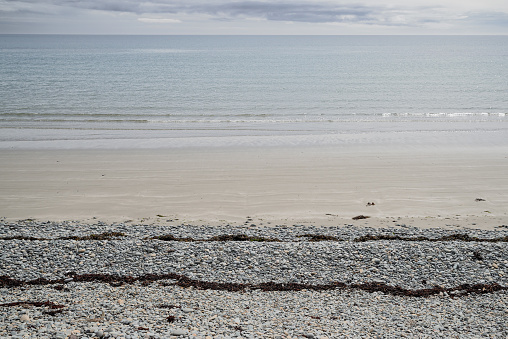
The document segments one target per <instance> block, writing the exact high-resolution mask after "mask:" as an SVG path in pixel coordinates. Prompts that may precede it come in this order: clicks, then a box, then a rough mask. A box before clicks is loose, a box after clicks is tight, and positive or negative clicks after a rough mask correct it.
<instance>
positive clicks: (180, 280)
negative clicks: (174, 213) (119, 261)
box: [0, 272, 508, 297]
mask: <svg viewBox="0 0 508 339" xmlns="http://www.w3.org/2000/svg"><path fill="white" fill-rule="evenodd" d="M67 275H68V276H69V278H65V279H64V278H62V279H53V280H49V279H45V278H38V279H35V280H29V281H23V280H17V279H13V278H10V277H8V276H0V287H4V288H13V287H21V286H27V285H28V286H30V285H52V284H66V283H68V282H71V281H74V282H98V283H108V284H110V285H111V286H115V287H118V286H121V285H123V284H133V283H135V282H140V283H142V284H143V285H148V284H150V283H152V282H155V281H160V280H175V282H171V283H169V282H161V285H163V286H180V287H184V288H188V287H194V288H197V289H200V290H220V291H230V292H239V291H247V290H260V291H263V292H269V291H302V290H312V291H330V290H361V291H366V292H370V293H373V292H382V293H384V294H388V295H393V296H407V297H430V296H432V295H436V294H440V293H441V294H444V293H447V294H448V295H449V296H450V297H460V296H466V295H470V294H486V293H493V292H497V291H506V290H508V286H502V285H499V284H497V283H492V284H462V285H459V286H456V287H449V288H445V287H441V286H434V287H433V288H424V289H414V290H411V289H406V288H402V287H400V286H391V285H387V284H385V283H382V282H367V283H361V284H346V283H342V282H332V283H329V284H322V285H320V284H316V285H313V284H302V283H275V282H266V283H260V284H250V283H247V284H242V283H221V282H209V281H202V280H195V279H191V278H189V277H187V276H185V275H180V274H176V273H167V274H145V275H142V276H138V277H132V276H117V275H111V274H76V273H74V272H71V273H68V274H67Z"/></svg>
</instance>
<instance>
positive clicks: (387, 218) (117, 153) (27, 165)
mask: <svg viewBox="0 0 508 339" xmlns="http://www.w3.org/2000/svg"><path fill="white" fill-rule="evenodd" d="M507 170H508V148H507V147H505V146H500V147H492V146H490V147H467V148H460V147H446V148H445V147H437V146H434V147H424V146H407V147H401V146H399V147H388V146H383V147H377V146H376V145H372V146H365V145H363V146H361V147H360V146H354V145H353V146H348V147H345V146H335V147H332V146H329V147H317V146H316V147H217V148H206V147H194V148H172V149H130V150H129V149H117V150H108V149H88V150H86V149H74V150H21V149H17V150H6V149H3V150H1V151H0V217H4V218H7V219H25V218H35V219H43V220H83V221H86V220H92V218H96V219H94V220H97V219H99V220H102V221H106V222H119V221H122V222H123V221H127V220H133V222H149V223H177V222H179V223H192V224H208V225H214V224H228V223H229V224H235V225H236V224H243V223H245V222H250V223H255V224H264V225H274V224H287V225H293V224H308V225H317V226H319V225H323V226H327V225H342V224H354V225H358V226H372V227H386V226H388V225H390V226H395V225H404V224H407V225H411V226H418V227H444V228H461V227H465V228H485V229H492V228H494V227H498V226H502V225H507V224H508V176H507V175H506V173H507ZM369 203H371V204H369ZM372 203H374V204H372ZM357 215H366V216H370V218H368V219H363V220H355V221H353V220H352V218H353V217H355V216H357ZM247 219H251V220H247Z"/></svg>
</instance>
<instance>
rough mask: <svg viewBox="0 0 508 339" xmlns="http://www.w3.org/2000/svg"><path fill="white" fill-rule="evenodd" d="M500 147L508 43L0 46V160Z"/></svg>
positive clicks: (181, 39)
mask: <svg viewBox="0 0 508 339" xmlns="http://www.w3.org/2000/svg"><path fill="white" fill-rule="evenodd" d="M506 140H508V36H123V35H117V36H103V35H100V36H98V35H95V36H94V35H0V148H1V149H9V148H130V147H134V148H143V147H147V148H152V147H155V148H157V147H193V146H271V145H285V146H302V145H349V144H375V143H387V144H390V143H392V144H398V143H411V142H416V143H422V144H425V143H434V144H439V143H457V144H467V143H486V144H488V145H496V144H498V143H503V142H504V143H505V144H506V143H507V142H506Z"/></svg>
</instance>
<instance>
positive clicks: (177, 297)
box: [0, 220, 508, 338]
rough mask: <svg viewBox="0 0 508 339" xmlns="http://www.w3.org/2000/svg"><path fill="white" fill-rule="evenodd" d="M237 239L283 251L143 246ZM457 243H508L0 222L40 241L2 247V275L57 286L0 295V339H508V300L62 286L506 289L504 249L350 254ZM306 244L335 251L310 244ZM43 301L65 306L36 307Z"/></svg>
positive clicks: (405, 232) (339, 232)
mask: <svg viewBox="0 0 508 339" xmlns="http://www.w3.org/2000/svg"><path fill="white" fill-rule="evenodd" d="M106 232H118V233H117V236H113V237H111V238H107V240H63V239H59V238H63V237H86V236H90V235H92V234H103V233H106ZM120 233H121V234H122V235H119V234H120ZM239 234H242V235H247V236H251V237H257V238H267V239H277V240H280V241H277V242H268V241H263V242H260V241H188V242H183V241H162V240H157V239H152V238H153V237H157V236H161V235H172V236H173V237H175V238H192V239H194V240H209V239H211V238H212V237H216V236H221V235H239ZM454 234H461V235H467V236H469V238H473V237H476V238H479V239H496V238H503V237H506V236H507V235H508V230H506V229H500V230H497V231H485V230H470V229H468V230H453V231H452V230H444V229H417V228H414V227H411V226H407V225H406V227H404V228H403V229H400V228H384V229H375V228H357V227H352V226H348V225H342V226H337V227H313V226H301V225H292V226H285V225H273V226H255V225H251V224H250V223H249V224H248V225H246V226H243V227H233V226H227V225H226V226H194V225H174V226H160V225H131V224H128V223H118V224H111V225H110V224H106V223H102V222H97V223H96V224H86V225H85V224H81V223H79V222H73V221H67V222H59V223H56V222H41V221H33V220H25V221H18V222H7V221H0V238H3V239H8V238H12V237H25V238H28V237H32V239H33V238H37V239H39V240H25V239H11V240H0V248H1V251H0V276H8V277H10V278H13V279H19V280H23V281H29V280H34V279H38V278H46V279H50V280H54V279H65V280H64V282H63V284H58V285H57V284H50V285H44V286H42V285H23V286H19V287H3V288H0V303H1V304H4V306H1V310H2V312H0V337H12V338H103V337H105V338H172V337H174V338H240V337H241V338H265V337H266V338H338V337H345V336H349V337H352V338H360V337H367V338H369V337H372V338H376V337H378V338H398V337H404V336H406V337H422V338H436V337H446V338H449V337H460V338H477V337H494V338H506V337H507V336H508V325H507V324H508V321H507V320H508V293H507V291H506V290H504V291H498V292H494V293H486V294H471V295H467V296H460V297H454V296H453V295H448V294H447V293H441V294H437V295H434V296H430V297H426V298H417V297H407V296H393V295H389V294H384V293H382V292H374V293H370V292H366V291H360V290H354V289H337V290H327V291H313V290H311V289H304V290H300V291H283V292H264V291H261V290H250V289H246V290H243V291H240V292H229V291H223V290H199V289H196V288H193V287H190V288H183V287H179V286H175V285H173V284H171V281H167V282H165V281H157V282H152V283H144V282H135V283H133V284H124V285H122V286H117V287H114V286H111V285H109V284H106V283H98V282H86V283H83V282H75V281H73V280H72V277H69V275H68V272H75V273H73V274H89V273H95V274H97V273H99V274H114V275H119V276H134V277H136V276H141V275H144V274H149V273H151V274H165V273H176V274H180V275H185V276H187V277H189V278H190V279H195V280H200V281H210V282H222V283H242V284H247V283H248V284H260V283H264V282H275V283H285V284H289V283H300V284H314V285H315V284H330V283H333V282H342V283H345V284H360V283H368V282H381V283H384V284H387V285H391V286H400V287H402V288H405V289H410V290H414V289H429V288H433V287H435V286H440V287H443V288H451V287H456V286H459V285H462V284H494V283H495V284H499V285H501V286H508V246H507V242H506V241H500V242H488V241H403V240H374V241H365V242H355V241H354V240H355V239H358V238H359V237H362V236H365V235H372V236H380V235H383V236H400V237H405V238H414V237H426V238H428V239H438V238H441V237H444V236H450V235H454ZM303 235H319V236H331V237H335V238H338V239H340V240H342V241H333V240H327V241H310V240H311V237H302V236H303ZM173 282H174V281H173ZM46 301H49V302H51V303H53V304H54V305H62V306H65V307H62V308H57V309H55V308H51V306H47V305H46V306H36V305H34V304H33V302H46ZM19 302H26V304H19ZM7 303H18V304H16V305H15V306H6V305H5V304H7ZM30 303H32V304H30Z"/></svg>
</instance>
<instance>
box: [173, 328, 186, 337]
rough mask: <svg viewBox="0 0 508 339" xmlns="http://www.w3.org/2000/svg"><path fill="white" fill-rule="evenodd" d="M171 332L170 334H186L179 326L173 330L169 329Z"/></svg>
mask: <svg viewBox="0 0 508 339" xmlns="http://www.w3.org/2000/svg"><path fill="white" fill-rule="evenodd" d="M171 334H172V335H186V334H187V331H186V330H184V329H181V328H175V329H174V330H172V331H171Z"/></svg>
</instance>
